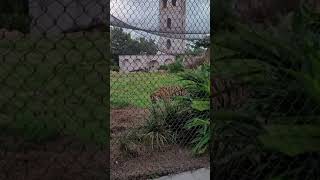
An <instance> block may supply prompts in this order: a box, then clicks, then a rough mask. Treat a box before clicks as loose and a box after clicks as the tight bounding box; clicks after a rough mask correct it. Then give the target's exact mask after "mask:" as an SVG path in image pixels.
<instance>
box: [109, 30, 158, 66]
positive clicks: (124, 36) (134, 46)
mask: <svg viewBox="0 0 320 180" xmlns="http://www.w3.org/2000/svg"><path fill="white" fill-rule="evenodd" d="M111 51H112V63H113V64H114V65H118V63H119V55H139V54H148V55H154V54H156V53H157V51H158V47H157V45H156V43H155V41H154V40H152V39H145V38H138V39H133V38H132V37H131V34H130V33H127V32H125V31H124V30H123V29H122V28H111Z"/></svg>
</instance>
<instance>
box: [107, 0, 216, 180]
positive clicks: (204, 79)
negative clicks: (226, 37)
mask: <svg viewBox="0 0 320 180" xmlns="http://www.w3.org/2000/svg"><path fill="white" fill-rule="evenodd" d="M209 3H210V2H209V1H207V0H200V1H199V0H197V1H195V0H151V1H136V0H125V1H119V0H112V1H111V27H110V28H111V29H110V31H111V50H112V58H111V62H112V66H111V72H110V73H111V144H110V146H111V178H112V179H147V178H156V177H158V176H161V175H166V174H172V173H179V172H182V171H187V170H193V169H197V168H208V167H209V156H208V144H209V132H210V129H209V124H210V123H209V107H210V106H209V95H210V86H209V79H210V77H209V71H210V69H209V34H210V4H209ZM197 155H198V156H197Z"/></svg>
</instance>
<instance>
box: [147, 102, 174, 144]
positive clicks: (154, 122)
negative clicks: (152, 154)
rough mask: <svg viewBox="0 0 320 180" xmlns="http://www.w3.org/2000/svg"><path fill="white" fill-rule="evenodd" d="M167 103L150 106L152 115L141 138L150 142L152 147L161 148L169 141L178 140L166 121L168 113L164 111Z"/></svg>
mask: <svg viewBox="0 0 320 180" xmlns="http://www.w3.org/2000/svg"><path fill="white" fill-rule="evenodd" d="M163 105H165V104H161V103H158V104H154V105H152V106H151V108H150V113H151V115H150V116H149V118H148V119H147V122H146V123H145V125H144V127H143V132H142V135H141V139H142V140H143V142H145V143H146V144H150V145H151V147H152V149H154V148H157V149H159V148H161V147H163V146H164V145H166V144H168V143H175V142H176V135H175V132H173V131H172V130H171V129H170V127H169V125H168V124H167V123H166V121H165V120H166V117H167V113H168V112H166V111H164V108H165V107H164V106H163Z"/></svg>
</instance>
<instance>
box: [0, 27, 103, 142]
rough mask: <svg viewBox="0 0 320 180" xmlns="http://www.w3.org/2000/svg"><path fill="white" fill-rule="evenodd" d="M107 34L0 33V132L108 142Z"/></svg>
mask: <svg viewBox="0 0 320 180" xmlns="http://www.w3.org/2000/svg"><path fill="white" fill-rule="evenodd" d="M105 36H106V34H105V33H104V34H86V35H79V34H78V35H72V36H65V37H55V38H50V39H49V38H35V37H22V38H21V39H18V40H7V39H0V60H1V63H2V64H1V66H0V81H1V88H0V106H1V112H0V132H1V133H0V134H2V135H8V134H11V135H18V136H23V137H24V138H26V139H29V140H31V141H45V140H48V139H50V138H54V137H57V136H58V135H70V136H76V137H78V138H81V139H83V140H88V141H93V142H97V143H101V144H104V143H105V140H106V138H107V134H106V119H105V118H106V116H107V113H106V109H105V106H106V102H105V100H104V99H105V95H106V92H107V90H106V89H107V85H106V83H105V82H106V66H104V65H103V64H105V62H106V59H105V57H106V56H105V55H106V48H107V47H106V41H105Z"/></svg>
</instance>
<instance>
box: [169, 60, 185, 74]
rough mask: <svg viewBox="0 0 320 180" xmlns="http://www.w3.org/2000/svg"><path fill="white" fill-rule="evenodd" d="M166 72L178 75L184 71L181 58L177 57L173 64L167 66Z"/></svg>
mask: <svg viewBox="0 0 320 180" xmlns="http://www.w3.org/2000/svg"><path fill="white" fill-rule="evenodd" d="M168 70H169V72H170V73H178V72H182V71H184V67H183V64H182V57H177V58H176V60H175V62H174V63H172V64H169V65H168Z"/></svg>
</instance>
